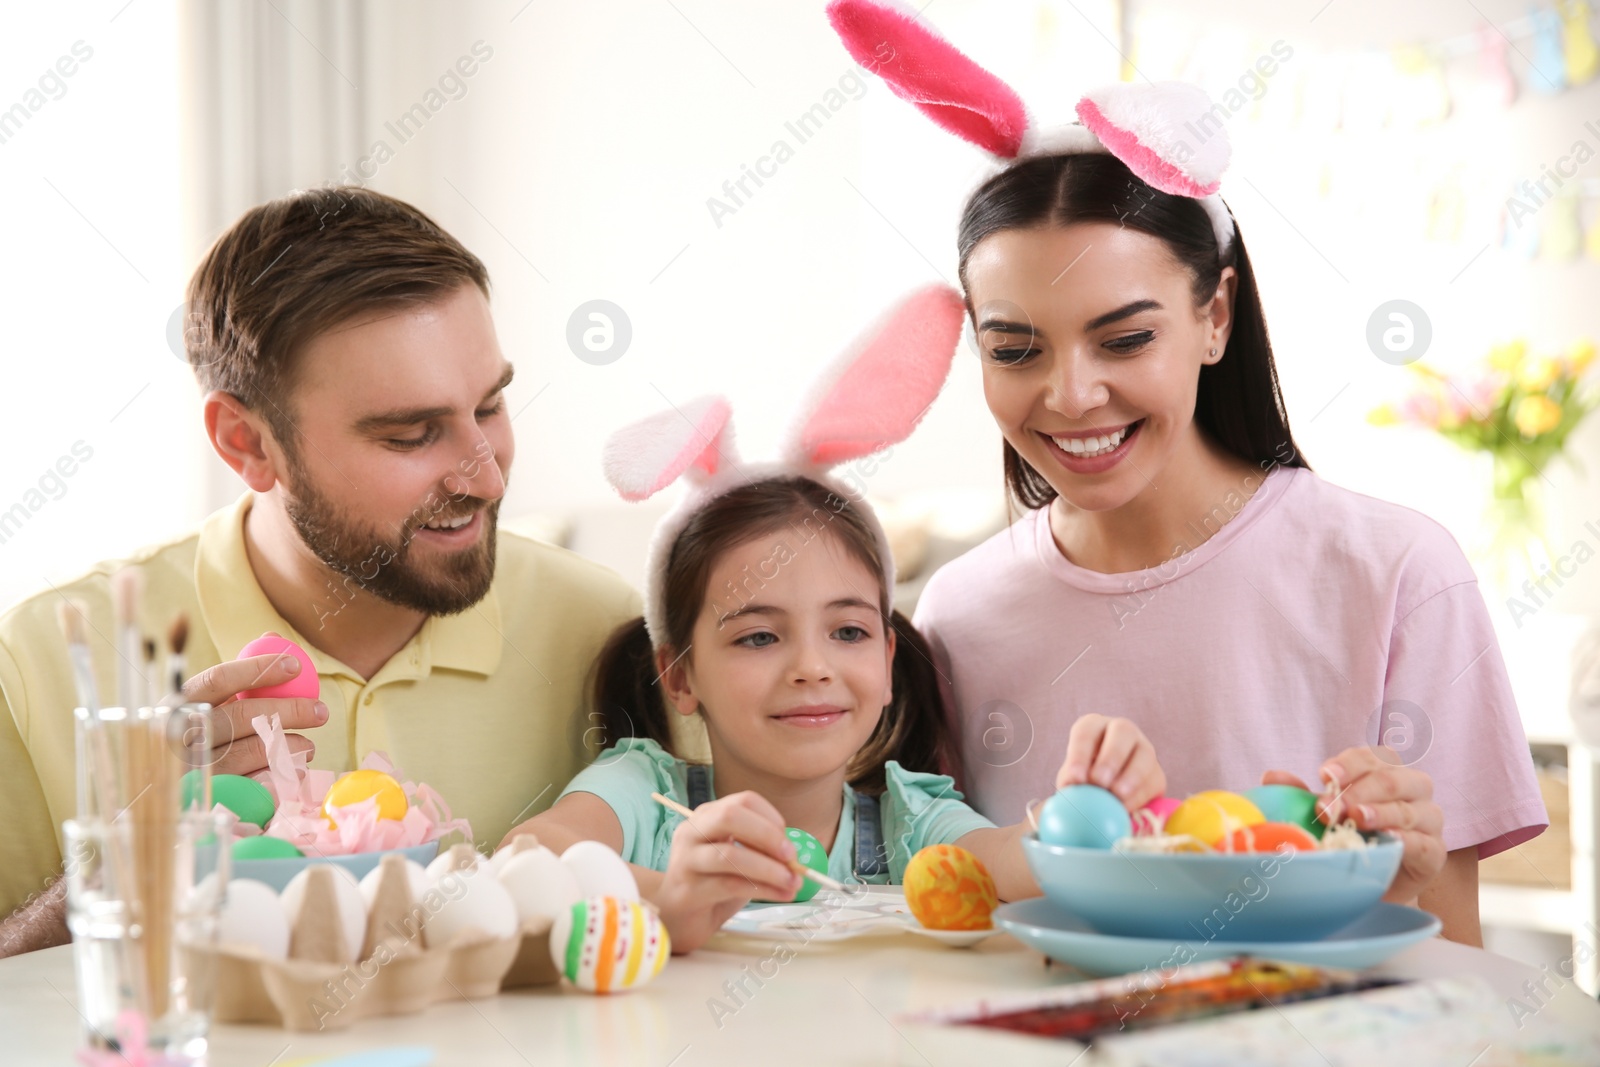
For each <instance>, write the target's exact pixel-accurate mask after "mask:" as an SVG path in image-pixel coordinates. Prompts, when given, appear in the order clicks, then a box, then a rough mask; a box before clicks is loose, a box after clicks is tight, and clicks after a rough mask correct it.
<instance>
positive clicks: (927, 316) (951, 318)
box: [784, 285, 966, 469]
mask: <svg viewBox="0 0 1600 1067" xmlns="http://www.w3.org/2000/svg"><path fill="white" fill-rule="evenodd" d="M965 316H966V304H965V302H964V301H963V300H962V299H961V294H960V293H958V292H956V291H955V290H954V289H952V288H950V287H949V286H947V285H931V286H929V287H927V288H926V289H921V290H918V291H917V292H915V293H912V294H911V295H910V296H908V297H906V298H905V299H904V300H902V301H901V302H900V303H899V304H897V305H896V306H895V307H894V308H893V309H892V310H891V311H890V312H889V314H888V316H887V317H885V318H884V319H883V320H881V321H880V322H878V323H877V324H876V325H874V326H873V327H872V328H871V329H869V330H868V331H867V332H866V333H865V334H863V335H862V336H861V337H859V338H858V339H857V340H856V342H855V343H854V344H853V345H852V346H851V347H850V348H849V349H848V350H847V351H846V352H845V353H844V355H843V356H842V357H841V358H840V359H839V360H838V361H837V362H836V363H835V365H834V367H833V369H832V372H831V373H829V374H827V375H825V376H824V377H823V379H822V380H821V381H820V382H819V383H818V384H817V386H816V387H814V390H813V395H812V399H811V401H810V403H808V404H807V405H805V406H804V407H803V408H802V410H803V412H804V415H803V417H802V418H801V419H800V421H799V423H798V425H797V427H796V429H795V431H794V433H793V434H792V435H791V437H790V440H789V442H788V444H787V445H786V447H785V448H784V456H785V458H787V459H789V460H791V461H794V462H798V463H800V464H802V465H805V466H808V467H812V468H822V469H826V468H828V467H832V466H835V465H837V464H840V463H843V462H845V461H847V460H852V459H857V458H859V457H861V456H869V455H871V454H872V453H874V452H877V451H879V450H881V449H884V448H887V447H888V446H889V445H893V444H898V443H900V442H901V441H904V440H905V439H906V438H907V437H909V436H910V435H911V431H912V430H913V429H915V428H916V425H917V423H918V422H920V421H921V419H922V416H923V413H924V412H926V411H927V410H928V408H929V407H930V406H931V405H932V404H933V401H934V398H936V397H937V396H938V395H939V390H940V389H941V388H942V387H943V386H944V380H945V378H946V377H947V376H949V374H950V364H951V361H953V360H954V359H955V354H956V345H957V343H958V342H959V341H960V340H961V323H962V320H963V319H964V318H965Z"/></svg>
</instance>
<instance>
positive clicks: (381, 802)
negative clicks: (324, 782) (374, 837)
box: [322, 771, 411, 826]
mask: <svg viewBox="0 0 1600 1067" xmlns="http://www.w3.org/2000/svg"><path fill="white" fill-rule="evenodd" d="M368 797H377V798H378V818H380V819H403V818H405V815H406V811H407V810H408V809H409V808H410V807H411V804H410V802H409V801H407V800H406V792H405V790H404V789H401V788H400V783H399V782H397V781H395V780H394V779H393V778H391V777H389V775H387V774H384V773H383V772H382V771H351V772H350V773H349V774H345V775H341V776H340V777H339V779H338V781H336V782H334V783H333V785H331V786H329V787H328V795H327V796H326V797H324V798H323V799H322V813H323V815H324V816H325V817H326V818H327V820H328V825H329V826H334V825H337V824H336V823H334V821H333V816H332V815H331V814H329V811H330V809H332V808H347V807H349V806H350V805H351V804H356V803H359V802H360V801H363V800H366V799H367V798H368Z"/></svg>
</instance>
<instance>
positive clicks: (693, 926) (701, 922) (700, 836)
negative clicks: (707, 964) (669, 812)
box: [652, 792, 804, 953]
mask: <svg viewBox="0 0 1600 1067" xmlns="http://www.w3.org/2000/svg"><path fill="white" fill-rule="evenodd" d="M783 830H784V824H783V816H782V815H780V814H778V809H777V808H775V807H773V806H772V805H771V803H769V802H768V801H767V800H766V798H764V797H762V796H761V795H760V794H758V793H750V792H745V793H735V794H733V795H732V796H728V797H723V798H721V799H720V800H713V801H710V802H709V803H706V804H702V805H700V806H699V807H698V808H696V809H695V811H694V815H693V816H692V817H690V818H688V819H685V820H684V821H683V822H682V823H680V824H679V825H678V828H677V829H676V830H674V831H673V832H672V854H671V856H670V857H669V858H668V860H667V870H666V874H665V876H664V877H663V878H662V881H661V888H660V889H658V890H657V891H656V894H655V898H654V900H653V901H652V902H653V903H654V904H655V905H656V907H657V908H659V909H660V911H661V918H662V919H663V920H664V921H665V922H666V924H667V932H668V933H669V934H671V936H672V951H673V952H678V953H682V952H692V951H693V950H694V949H696V948H699V947H700V946H701V945H702V944H704V943H705V941H706V939H707V938H709V937H710V936H711V935H712V934H714V933H716V932H717V930H719V929H720V928H721V927H722V924H723V923H725V922H727V921H728V919H729V918H731V917H732V916H733V913H734V912H736V911H738V910H739V909H740V908H742V907H744V906H745V905H746V904H748V903H749V902H750V901H751V900H753V899H755V898H757V897H759V898H762V899H765V900H792V899H794V895H795V893H797V892H799V890H800V886H801V884H802V883H803V881H804V879H802V878H801V876H800V875H798V874H796V873H795V872H794V871H793V870H791V869H790V868H789V863H788V861H789V860H791V859H793V858H794V856H795V848H794V844H793V842H791V841H790V840H789V839H788V837H786V836H785V835H784V832H783Z"/></svg>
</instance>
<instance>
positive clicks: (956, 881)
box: [905, 845, 1000, 930]
mask: <svg viewBox="0 0 1600 1067" xmlns="http://www.w3.org/2000/svg"><path fill="white" fill-rule="evenodd" d="M905 891H906V903H907V904H909V905H910V906H911V914H913V915H915V916H916V917H917V921H918V922H919V923H921V924H922V925H923V926H925V927H927V928H928V929H929V930H988V929H989V928H991V927H992V926H994V920H993V918H991V916H992V915H993V914H994V909H995V908H996V907H997V906H998V905H999V903H1000V897H999V895H998V894H997V893H996V892H995V888H994V879H993V878H991V877H989V872H988V871H987V870H986V869H985V868H984V866H983V864H982V863H981V862H979V860H978V857H976V856H974V855H973V854H972V853H970V852H968V851H967V850H966V849H964V848H957V847H956V846H955V845H929V846H928V847H927V848H925V849H923V850H922V851H921V852H918V853H917V854H916V855H915V856H913V857H911V862H910V863H908V864H907V865H906V875H905Z"/></svg>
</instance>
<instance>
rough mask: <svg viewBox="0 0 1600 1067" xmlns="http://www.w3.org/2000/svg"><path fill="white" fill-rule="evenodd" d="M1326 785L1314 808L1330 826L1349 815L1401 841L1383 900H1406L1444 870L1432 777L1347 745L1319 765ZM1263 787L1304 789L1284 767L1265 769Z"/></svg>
mask: <svg viewBox="0 0 1600 1067" xmlns="http://www.w3.org/2000/svg"><path fill="white" fill-rule="evenodd" d="M1322 780H1323V781H1324V782H1326V783H1327V789H1326V791H1325V792H1324V795H1323V798H1322V799H1321V800H1319V801H1318V802H1317V812H1318V814H1319V815H1320V816H1321V817H1322V820H1323V821H1324V822H1326V823H1327V824H1328V825H1329V826H1333V825H1335V824H1337V823H1340V822H1342V821H1344V820H1345V819H1354V820H1355V824H1356V827H1357V828H1358V829H1361V830H1374V831H1376V830H1384V831H1387V832H1389V833H1391V834H1394V835H1395V836H1396V837H1398V838H1400V840H1401V841H1402V842H1404V843H1405V854H1404V855H1403V856H1402V857H1401V859H1400V872H1399V873H1398V874H1396V875H1395V878H1394V882H1393V884H1391V885H1390V886H1389V891H1388V892H1387V893H1385V894H1384V895H1383V899H1384V900H1387V901H1389V902H1391V903H1395V904H1410V903H1412V902H1413V901H1415V900H1416V898H1417V894H1418V893H1420V892H1422V890H1424V889H1426V888H1427V887H1428V883H1430V882H1432V881H1433V880H1434V879H1435V878H1436V877H1438V874H1439V872H1440V871H1441V870H1443V869H1444V863H1445V848H1444V811H1443V810H1442V809H1441V808H1440V807H1439V805H1438V804H1436V803H1434V801H1433V779H1432V778H1429V777H1428V776H1427V775H1426V774H1424V773H1422V772H1421V771H1419V770H1416V769H1415V768H1412V767H1407V766H1405V765H1404V764H1402V763H1401V762H1400V757H1399V756H1397V755H1396V754H1395V753H1394V751H1393V750H1392V749H1388V748H1370V747H1362V748H1347V749H1345V750H1344V751H1343V752H1341V753H1339V754H1338V755H1337V756H1334V757H1333V758H1332V759H1330V760H1328V761H1327V762H1326V763H1324V764H1323V765H1322ZM1261 784H1262V785H1294V786H1299V787H1300V788H1301V789H1309V788H1310V787H1309V786H1307V785H1306V784H1305V783H1304V782H1302V781H1301V780H1300V779H1298V778H1296V777H1295V776H1294V775H1292V774H1289V773H1288V772H1286V771H1268V772H1267V773H1266V774H1263V775H1262V776H1261Z"/></svg>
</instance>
